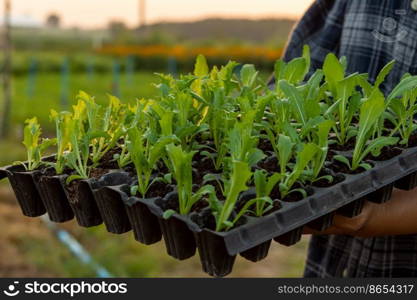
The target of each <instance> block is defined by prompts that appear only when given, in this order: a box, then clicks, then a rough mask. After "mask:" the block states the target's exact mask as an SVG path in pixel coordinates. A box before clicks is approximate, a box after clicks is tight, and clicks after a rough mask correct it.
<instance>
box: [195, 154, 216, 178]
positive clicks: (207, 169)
mask: <svg viewBox="0 0 417 300" xmlns="http://www.w3.org/2000/svg"><path fill="white" fill-rule="evenodd" d="M193 168H194V169H195V170H196V171H197V172H198V173H199V174H201V175H202V176H203V177H204V175H206V174H213V173H216V172H217V170H216V167H215V166H214V163H213V160H212V159H210V158H209V157H202V158H201V159H200V160H194V161H193Z"/></svg>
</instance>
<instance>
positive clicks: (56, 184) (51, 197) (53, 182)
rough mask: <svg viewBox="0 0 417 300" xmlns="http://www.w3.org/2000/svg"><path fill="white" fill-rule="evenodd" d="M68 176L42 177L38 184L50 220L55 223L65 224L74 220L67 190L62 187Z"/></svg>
mask: <svg viewBox="0 0 417 300" xmlns="http://www.w3.org/2000/svg"><path fill="white" fill-rule="evenodd" d="M66 178H67V175H60V176H46V175H44V176H41V177H40V178H39V180H38V182H37V187H38V191H39V194H40V195H41V199H42V202H43V204H44V206H45V208H46V211H47V212H48V216H49V219H50V220H51V221H52V222H55V223H64V222H67V221H70V220H72V219H74V212H73V211H72V208H71V206H70V205H69V202H68V198H67V195H66V194H65V190H64V188H63V187H62V185H61V182H62V181H65V180H66Z"/></svg>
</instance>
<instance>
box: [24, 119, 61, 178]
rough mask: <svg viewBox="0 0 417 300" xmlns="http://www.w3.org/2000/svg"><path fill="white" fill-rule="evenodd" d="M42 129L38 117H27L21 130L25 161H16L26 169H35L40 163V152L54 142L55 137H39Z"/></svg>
mask: <svg viewBox="0 0 417 300" xmlns="http://www.w3.org/2000/svg"><path fill="white" fill-rule="evenodd" d="M41 135H42V130H41V126H40V125H39V123H38V119H37V118H36V117H35V118H32V119H27V120H26V122H25V128H24V131H23V136H24V138H23V145H24V146H25V148H26V153H27V162H26V163H23V162H16V164H17V163H18V164H21V165H23V166H24V168H25V169H26V170H27V171H33V170H36V169H37V168H38V167H40V166H41V165H42V154H43V153H44V151H45V150H46V149H48V148H49V147H51V146H53V145H54V144H55V143H56V140H55V139H41Z"/></svg>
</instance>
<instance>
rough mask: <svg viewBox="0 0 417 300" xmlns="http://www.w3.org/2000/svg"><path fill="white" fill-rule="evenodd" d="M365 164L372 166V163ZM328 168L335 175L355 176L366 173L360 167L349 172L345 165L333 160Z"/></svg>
mask: <svg viewBox="0 0 417 300" xmlns="http://www.w3.org/2000/svg"><path fill="white" fill-rule="evenodd" d="M367 163H369V164H371V165H372V163H370V162H367ZM329 167H330V168H331V169H332V171H333V172H335V173H343V174H351V175H356V174H360V173H363V172H366V170H365V169H364V168H362V167H359V168H357V169H356V170H351V169H349V167H348V166H347V165H345V164H344V163H342V162H340V161H337V160H334V161H333V162H332V164H331V165H330V166H329Z"/></svg>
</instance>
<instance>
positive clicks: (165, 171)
mask: <svg viewBox="0 0 417 300" xmlns="http://www.w3.org/2000/svg"><path fill="white" fill-rule="evenodd" d="M156 169H157V171H158V172H159V173H160V174H164V175H165V174H168V173H169V169H168V168H167V166H165V164H164V163H163V162H158V166H157V168H156ZM133 170H135V167H134V166H133Z"/></svg>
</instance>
